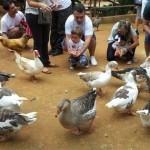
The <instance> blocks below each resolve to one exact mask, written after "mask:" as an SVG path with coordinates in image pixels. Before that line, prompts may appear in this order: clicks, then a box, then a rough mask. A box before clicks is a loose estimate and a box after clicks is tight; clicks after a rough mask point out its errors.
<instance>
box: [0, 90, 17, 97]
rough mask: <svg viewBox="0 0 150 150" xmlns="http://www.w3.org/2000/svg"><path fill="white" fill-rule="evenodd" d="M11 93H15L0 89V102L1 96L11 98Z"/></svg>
mask: <svg viewBox="0 0 150 150" xmlns="http://www.w3.org/2000/svg"><path fill="white" fill-rule="evenodd" d="M13 93H15V92H14V91H13V90H11V89H8V88H0V100H1V99H2V97H3V96H11V95H12V94H13Z"/></svg>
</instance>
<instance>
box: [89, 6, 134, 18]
mask: <svg viewBox="0 0 150 150" xmlns="http://www.w3.org/2000/svg"><path fill="white" fill-rule="evenodd" d="M89 10H90V12H91V15H92V16H115V15H124V14H128V13H135V12H136V10H135V6H134V5H122V6H121V5H120V6H106V7H99V8H98V7H96V8H89Z"/></svg>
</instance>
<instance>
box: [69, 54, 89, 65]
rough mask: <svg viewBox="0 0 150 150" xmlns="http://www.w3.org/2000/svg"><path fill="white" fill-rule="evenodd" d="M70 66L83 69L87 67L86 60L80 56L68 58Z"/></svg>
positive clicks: (83, 56)
mask: <svg viewBox="0 0 150 150" xmlns="http://www.w3.org/2000/svg"><path fill="white" fill-rule="evenodd" d="M69 61H70V64H71V66H74V67H75V66H77V65H79V66H81V67H85V66H87V65H88V59H87V57H86V56H85V55H80V56H79V57H73V56H70V58H69Z"/></svg>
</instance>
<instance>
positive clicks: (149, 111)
mask: <svg viewBox="0 0 150 150" xmlns="http://www.w3.org/2000/svg"><path fill="white" fill-rule="evenodd" d="M136 113H137V114H139V115H140V119H141V122H142V124H143V126H144V127H150V101H149V102H148V104H146V105H145V107H144V108H143V109H142V110H138V111H136Z"/></svg>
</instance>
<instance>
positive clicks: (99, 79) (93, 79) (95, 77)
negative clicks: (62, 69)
mask: <svg viewBox="0 0 150 150" xmlns="http://www.w3.org/2000/svg"><path fill="white" fill-rule="evenodd" d="M117 67H118V63H117V62H116V61H110V62H108V64H107V65H106V67H105V72H100V71H96V72H88V73H82V72H80V73H78V76H79V77H80V79H82V80H83V81H85V82H86V83H87V85H88V86H89V87H91V88H97V89H99V92H98V94H99V95H101V94H102V90H101V88H102V87H104V86H106V85H107V84H108V83H109V82H110V80H111V77H112V75H111V70H112V68H117Z"/></svg>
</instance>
